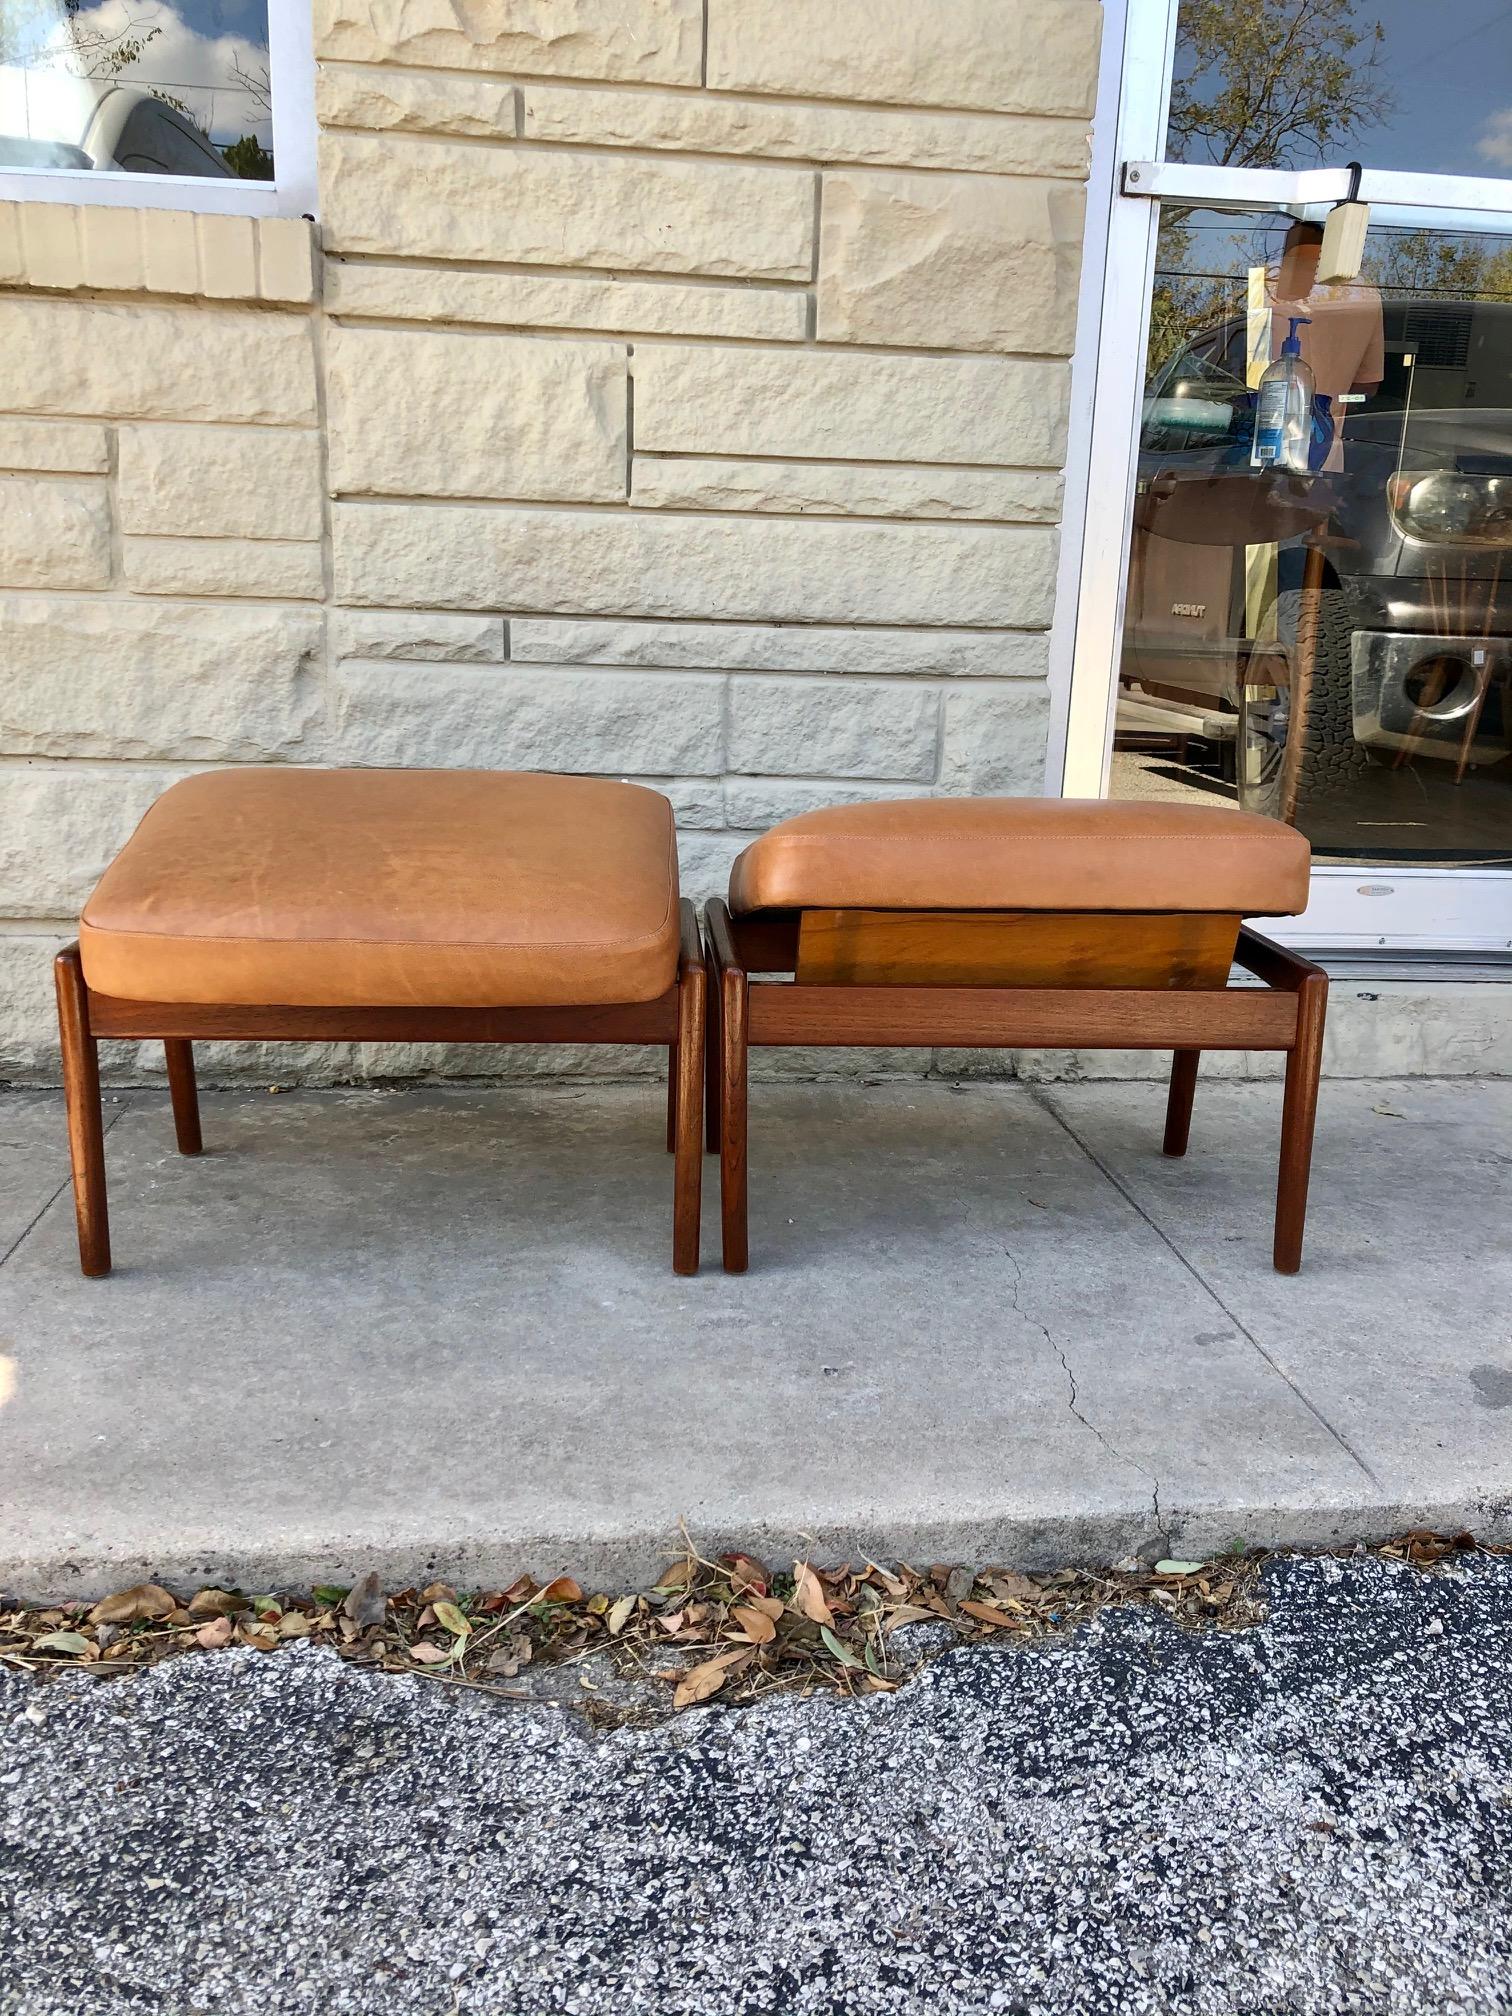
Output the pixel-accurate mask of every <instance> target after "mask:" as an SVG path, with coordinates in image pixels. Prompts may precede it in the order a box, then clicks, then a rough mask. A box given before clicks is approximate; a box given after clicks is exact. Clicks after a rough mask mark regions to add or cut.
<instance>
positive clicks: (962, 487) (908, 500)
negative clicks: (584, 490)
mask: <svg viewBox="0 0 1512 2016" xmlns="http://www.w3.org/2000/svg"><path fill="white" fill-rule="evenodd" d="M630 501H631V503H632V504H635V505H638V506H640V507H641V508H642V509H645V510H679V511H780V512H784V513H802V514H804V515H806V516H810V517H821V518H987V519H993V520H996V521H998V522H999V523H1006V524H1018V525H1053V524H1054V523H1055V522H1056V520H1057V519H1058V518H1059V516H1060V503H1061V479H1060V476H1059V475H1058V474H1057V473H1055V472H1054V471H1051V470H1048V469H1046V470H1040V469H933V468H927V467H926V468H903V467H899V466H897V465H892V466H888V465H887V464H876V463H864V462H831V463H824V462H754V461H729V462H726V461H722V460H720V459H719V458H718V457H716V456H693V457H686V456H680V455H661V456H657V455H637V456H636V458H635V469H634V474H633V479H632V482H631V486H630Z"/></svg>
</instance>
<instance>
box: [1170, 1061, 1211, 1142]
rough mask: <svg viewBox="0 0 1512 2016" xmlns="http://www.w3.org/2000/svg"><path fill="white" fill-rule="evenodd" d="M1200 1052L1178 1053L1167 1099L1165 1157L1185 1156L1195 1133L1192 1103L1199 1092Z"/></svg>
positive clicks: (1173, 1065)
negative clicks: (1198, 1068)
mask: <svg viewBox="0 0 1512 2016" xmlns="http://www.w3.org/2000/svg"><path fill="white" fill-rule="evenodd" d="M1201 1062H1202V1052H1201V1051H1200V1050H1178V1051H1177V1052H1176V1054H1175V1055H1174V1056H1173V1057H1172V1059H1171V1090H1170V1094H1169V1096H1168V1097H1167V1099H1166V1124H1165V1140H1164V1142H1163V1143H1162V1144H1161V1153H1162V1154H1164V1155H1185V1153H1186V1151H1187V1141H1188V1139H1189V1137H1190V1135H1191V1132H1192V1100H1193V1097H1194V1096H1195V1094H1196V1091H1197V1067H1198V1065H1199V1064H1201Z"/></svg>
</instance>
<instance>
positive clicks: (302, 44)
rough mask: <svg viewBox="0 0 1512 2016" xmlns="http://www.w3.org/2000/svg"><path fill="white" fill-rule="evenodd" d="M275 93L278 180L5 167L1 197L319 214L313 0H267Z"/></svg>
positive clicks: (224, 212)
mask: <svg viewBox="0 0 1512 2016" xmlns="http://www.w3.org/2000/svg"><path fill="white" fill-rule="evenodd" d="M268 74H269V81H270V83H271V85H272V94H273V161H274V178H275V179H274V180H273V181H272V182H245V181H243V180H241V178H240V177H227V179H226V180H224V181H222V180H221V179H220V177H218V176H202V175H130V174H118V173H113V172H107V173H104V174H101V173H98V172H96V171H94V170H92V169H88V168H6V169H0V200H5V201H8V202H18V203H88V204H96V203H99V204H105V205H108V206H113V207H115V208H117V209H130V210H199V211H206V212H211V213H214V214H216V215H220V216H233V217H313V216H314V215H315V189H316V181H315V46H314V28H313V10H312V8H311V6H310V0H268Z"/></svg>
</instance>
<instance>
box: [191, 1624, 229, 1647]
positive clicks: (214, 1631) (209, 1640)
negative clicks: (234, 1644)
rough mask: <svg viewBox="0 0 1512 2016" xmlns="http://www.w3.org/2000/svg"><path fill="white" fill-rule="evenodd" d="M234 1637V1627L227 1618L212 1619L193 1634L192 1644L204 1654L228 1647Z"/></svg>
mask: <svg viewBox="0 0 1512 2016" xmlns="http://www.w3.org/2000/svg"><path fill="white" fill-rule="evenodd" d="M235 1635H236V1626H235V1625H234V1624H233V1623H232V1621H231V1619H230V1618H229V1617H212V1618H211V1619H210V1621H209V1623H208V1624H201V1626H200V1628H199V1629H198V1631H196V1632H195V1634H194V1642H195V1644H196V1645H199V1646H202V1647H203V1649H204V1650H205V1651H206V1652H216V1651H219V1649H220V1647H221V1646H222V1645H229V1644H230V1643H231V1640H232V1638H233V1637H234V1636H235Z"/></svg>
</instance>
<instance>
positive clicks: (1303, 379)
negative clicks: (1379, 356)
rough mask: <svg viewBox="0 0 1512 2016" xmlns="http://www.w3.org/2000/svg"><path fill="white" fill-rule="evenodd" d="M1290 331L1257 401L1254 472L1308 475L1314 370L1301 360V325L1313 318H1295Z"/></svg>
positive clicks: (1267, 373)
mask: <svg viewBox="0 0 1512 2016" xmlns="http://www.w3.org/2000/svg"><path fill="white" fill-rule="evenodd" d="M1289 320H1290V322H1291V329H1290V331H1289V333H1288V335H1287V338H1286V341H1285V342H1284V343H1283V344H1282V345H1281V355H1280V356H1279V357H1278V358H1277V359H1276V361H1275V363H1274V364H1271V365H1268V366H1267V368H1266V372H1265V375H1264V377H1263V378H1262V379H1261V380H1260V391H1259V395H1258V397H1257V398H1256V401H1255V445H1254V447H1253V448H1252V449H1251V450H1250V467H1251V468H1253V469H1288V470H1291V471H1293V472H1294V473H1295V474H1297V475H1299V476H1305V475H1306V474H1307V467H1308V450H1309V448H1310V446H1311V442H1312V415H1313V391H1314V384H1315V381H1314V379H1313V374H1312V367H1311V366H1310V365H1308V364H1304V363H1303V361H1302V344H1301V341H1300V339H1299V338H1298V335H1297V330H1298V328H1299V326H1300V325H1301V324H1302V323H1304V322H1310V321H1311V320H1312V317H1311V316H1310V315H1293V316H1291V317H1290V318H1289Z"/></svg>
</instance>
